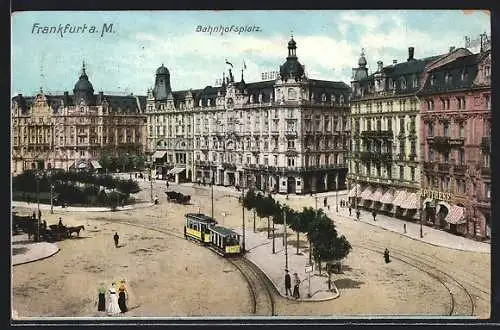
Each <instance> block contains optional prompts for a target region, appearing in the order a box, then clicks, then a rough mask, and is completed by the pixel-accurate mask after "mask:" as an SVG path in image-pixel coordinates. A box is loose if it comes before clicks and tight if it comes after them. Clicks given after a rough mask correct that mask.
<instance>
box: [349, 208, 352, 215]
mask: <svg viewBox="0 0 500 330" xmlns="http://www.w3.org/2000/svg"><path fill="white" fill-rule="evenodd" d="M351 211H352V209H351V207H350V206H349V216H351Z"/></svg>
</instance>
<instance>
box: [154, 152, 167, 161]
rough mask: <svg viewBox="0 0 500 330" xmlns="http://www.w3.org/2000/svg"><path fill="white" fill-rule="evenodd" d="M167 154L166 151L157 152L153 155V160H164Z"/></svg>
mask: <svg viewBox="0 0 500 330" xmlns="http://www.w3.org/2000/svg"><path fill="white" fill-rule="evenodd" d="M166 153H167V152H166V151H155V153H154V154H153V159H158V158H163V156H165V154H166Z"/></svg>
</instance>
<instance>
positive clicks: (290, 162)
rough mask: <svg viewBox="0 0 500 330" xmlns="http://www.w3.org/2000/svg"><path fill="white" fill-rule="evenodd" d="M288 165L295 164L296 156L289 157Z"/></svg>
mask: <svg viewBox="0 0 500 330" xmlns="http://www.w3.org/2000/svg"><path fill="white" fill-rule="evenodd" d="M288 166H295V158H292V157H288Z"/></svg>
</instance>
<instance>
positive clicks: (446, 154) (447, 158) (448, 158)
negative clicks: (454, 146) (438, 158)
mask: <svg viewBox="0 0 500 330" xmlns="http://www.w3.org/2000/svg"><path fill="white" fill-rule="evenodd" d="M443 161H444V162H445V163H448V162H449V161H450V153H449V152H445V153H443Z"/></svg>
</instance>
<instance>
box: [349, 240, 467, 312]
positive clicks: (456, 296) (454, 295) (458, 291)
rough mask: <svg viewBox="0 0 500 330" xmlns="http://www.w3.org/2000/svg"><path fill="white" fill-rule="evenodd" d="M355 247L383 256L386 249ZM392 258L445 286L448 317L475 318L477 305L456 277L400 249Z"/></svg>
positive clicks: (396, 250) (366, 246) (392, 252)
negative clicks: (448, 303) (447, 299)
mask: <svg viewBox="0 0 500 330" xmlns="http://www.w3.org/2000/svg"><path fill="white" fill-rule="evenodd" d="M353 246H354V247H358V248H362V249H364V250H368V251H372V252H376V253H380V254H381V255H383V253H384V248H383V247H381V246H379V245H376V244H373V243H369V244H365V245H362V244H354V245H353ZM390 252H391V258H392V259H395V260H398V261H400V262H402V263H405V264H407V265H409V266H412V267H414V268H416V269H418V270H420V271H422V272H424V273H426V274H428V275H429V276H430V277H432V278H434V279H435V280H437V281H438V282H439V283H441V285H443V286H444V287H445V288H446V290H447V291H448V293H449V295H450V309H449V312H448V315H450V316H474V312H475V303H474V299H473V297H472V295H471V294H470V292H469V291H468V290H467V288H466V287H465V286H464V285H463V284H462V283H461V282H459V281H458V280H457V279H456V278H455V277H454V276H452V275H450V274H449V273H448V272H445V271H442V270H440V269H438V268H437V267H435V266H434V265H430V264H429V263H427V262H425V261H422V260H421V259H419V258H418V257H415V256H412V255H411V254H410V253H407V252H406V251H402V250H399V249H394V248H392V249H391V251H390Z"/></svg>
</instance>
